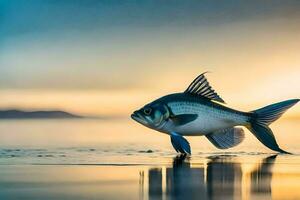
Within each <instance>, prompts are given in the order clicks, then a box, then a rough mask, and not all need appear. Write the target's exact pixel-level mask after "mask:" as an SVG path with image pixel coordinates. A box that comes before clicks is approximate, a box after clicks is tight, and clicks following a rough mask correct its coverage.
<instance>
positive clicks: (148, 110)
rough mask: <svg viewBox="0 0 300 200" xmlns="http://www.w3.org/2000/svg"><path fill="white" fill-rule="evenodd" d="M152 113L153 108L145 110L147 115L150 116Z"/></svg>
mask: <svg viewBox="0 0 300 200" xmlns="http://www.w3.org/2000/svg"><path fill="white" fill-rule="evenodd" d="M151 111H152V109H151V108H144V113H145V114H146V115H150V113H151Z"/></svg>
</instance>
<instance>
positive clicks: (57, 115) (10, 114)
mask: <svg viewBox="0 0 300 200" xmlns="http://www.w3.org/2000/svg"><path fill="white" fill-rule="evenodd" d="M64 118H83V117H82V116H79V115H74V114H71V113H68V112H64V111H59V110H53V111H23V110H0V119H64Z"/></svg>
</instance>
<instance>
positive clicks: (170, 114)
mask: <svg viewBox="0 0 300 200" xmlns="http://www.w3.org/2000/svg"><path fill="white" fill-rule="evenodd" d="M204 74H205V73H203V74H200V75H199V76H198V77H197V78H196V79H194V81H193V82H192V83H191V84H190V85H189V86H188V88H187V89H186V90H185V91H184V92H182V93H175V94H169V95H166V96H163V97H161V98H158V99H157V100H155V101H153V102H151V103H148V104H146V105H145V106H143V107H142V108H141V109H138V110H136V111H134V112H133V114H132V115H131V117H132V119H134V120H135V121H137V122H139V123H140V124H142V125H144V126H146V127H148V128H151V129H154V130H156V131H159V132H162V133H166V134H168V135H170V137H171V143H172V145H173V147H174V149H175V150H176V151H177V152H180V153H183V154H186V153H188V154H191V148H190V145H189V143H188V141H187V140H186V139H185V138H184V137H183V136H205V137H206V138H207V139H208V140H209V141H210V142H211V143H212V144H213V145H214V146H215V147H217V148H219V149H227V148H231V147H234V146H236V145H238V144H240V143H241V142H242V141H243V140H244V131H243V129H242V128H240V127H239V126H243V127H246V128H248V129H249V130H250V132H252V133H253V134H254V136H255V137H256V138H257V139H258V140H259V141H260V142H261V143H263V144H264V145H265V146H267V147H268V148H270V149H272V150H274V151H278V152H281V153H288V152H286V151H284V150H282V149H281V148H280V147H279V145H278V144H277V142H276V139H275V137H274V135H273V132H272V130H271V129H270V128H269V125H270V124H271V123H273V122H274V121H276V120H277V119H279V118H280V117H281V115H282V114H283V113H284V112H285V111H286V110H287V109H289V108H290V107H292V106H293V105H295V104H296V103H297V102H298V101H299V99H290V100H286V101H282V102H279V103H275V104H271V105H269V106H265V107H263V108H260V109H257V110H253V111H250V112H243V111H238V110H235V109H232V108H229V107H227V106H225V105H224V104H225V101H224V100H223V99H222V98H221V97H220V96H219V95H218V94H217V93H216V92H215V91H214V90H213V89H212V87H211V86H210V85H209V83H208V81H207V79H206V77H205V76H204Z"/></svg>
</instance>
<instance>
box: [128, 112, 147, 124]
mask: <svg viewBox="0 0 300 200" xmlns="http://www.w3.org/2000/svg"><path fill="white" fill-rule="evenodd" d="M131 118H132V119H133V120H135V121H137V122H139V123H141V124H147V121H146V119H145V118H144V117H143V116H142V115H141V114H139V113H138V112H137V111H134V112H133V113H132V114H131Z"/></svg>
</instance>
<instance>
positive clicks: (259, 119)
mask: <svg viewBox="0 0 300 200" xmlns="http://www.w3.org/2000/svg"><path fill="white" fill-rule="evenodd" d="M299 100H300V99H290V100H287V101H282V102H279V103H275V104H272V105H269V106H266V107H263V108H260V109H257V110H254V111H252V112H251V119H250V125H249V126H247V128H248V129H249V130H250V131H251V132H252V133H253V134H254V135H255V137H256V138H257V139H258V140H259V141H260V142H261V143H263V144H264V145H265V146H267V147H268V148H270V149H272V150H274V151H278V152H280V153H287V154H290V153H289V152H287V151H284V150H282V149H281V148H280V147H279V145H278V144H277V142H276V139H275V137H274V135H273V132H272V130H271V129H270V128H269V125H270V124H271V123H272V122H274V121H276V120H277V119H279V118H280V117H281V115H282V114H283V113H284V112H285V111H287V110H288V109H289V108H291V107H292V106H293V105H295V104H296V103H297V102H298V101H299Z"/></svg>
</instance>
